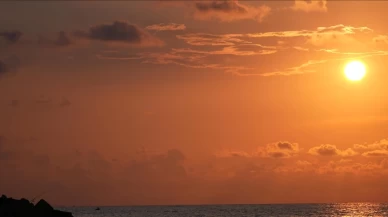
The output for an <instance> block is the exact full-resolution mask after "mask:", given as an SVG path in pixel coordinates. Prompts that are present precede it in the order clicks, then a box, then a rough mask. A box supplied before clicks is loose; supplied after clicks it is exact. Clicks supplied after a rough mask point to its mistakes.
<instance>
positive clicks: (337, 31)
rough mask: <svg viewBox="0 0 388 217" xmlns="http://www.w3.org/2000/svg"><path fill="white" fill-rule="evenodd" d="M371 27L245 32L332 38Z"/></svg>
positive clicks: (328, 27)
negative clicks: (326, 36) (327, 36)
mask: <svg viewBox="0 0 388 217" xmlns="http://www.w3.org/2000/svg"><path fill="white" fill-rule="evenodd" d="M371 32H373V30H372V29H370V28H368V27H365V26H361V27H354V26H345V25H343V24H338V25H334V26H327V27H317V28H316V29H315V30H293V31H277V32H263V33H251V34H246V36H247V37H250V38H267V37H278V38H293V37H312V36H316V37H318V36H323V35H329V36H331V37H332V38H334V37H333V35H354V34H356V33H371Z"/></svg>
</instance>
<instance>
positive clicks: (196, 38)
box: [176, 33, 252, 46]
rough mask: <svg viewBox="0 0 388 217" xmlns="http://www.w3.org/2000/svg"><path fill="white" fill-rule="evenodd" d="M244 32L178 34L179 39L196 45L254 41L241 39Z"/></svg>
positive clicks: (221, 44)
mask: <svg viewBox="0 0 388 217" xmlns="http://www.w3.org/2000/svg"><path fill="white" fill-rule="evenodd" d="M242 36H243V35H242V34H224V35H215V34H207V33H192V34H185V35H177V36H176V37H177V38H178V39H181V40H184V41H185V42H186V43H187V44H190V45H194V46H206V45H210V46H230V45H235V44H236V43H247V44H249V43H252V42H249V41H245V40H242V39H240V38H239V37H242Z"/></svg>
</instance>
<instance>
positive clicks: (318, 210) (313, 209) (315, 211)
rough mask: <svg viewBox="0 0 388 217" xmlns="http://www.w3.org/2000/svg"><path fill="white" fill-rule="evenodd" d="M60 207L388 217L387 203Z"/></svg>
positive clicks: (133, 213) (117, 216)
mask: <svg viewBox="0 0 388 217" xmlns="http://www.w3.org/2000/svg"><path fill="white" fill-rule="evenodd" d="M99 208H100V210H96V207H58V209H60V210H63V211H68V212H72V213H73V216H74V217H127V216H128V217H144V216H147V217H148V216H150V217H237V216H238V217H240V216H241V217H258V216H263V217H264V216H265V217H271V216H282V217H283V216H287V217H293V216H306V217H307V216H311V217H318V216H325V217H329V216H373V217H378V216H388V204H382V203H330V204H329V203H328V204H261V205H198V206H125V207H124V206H121V207H99Z"/></svg>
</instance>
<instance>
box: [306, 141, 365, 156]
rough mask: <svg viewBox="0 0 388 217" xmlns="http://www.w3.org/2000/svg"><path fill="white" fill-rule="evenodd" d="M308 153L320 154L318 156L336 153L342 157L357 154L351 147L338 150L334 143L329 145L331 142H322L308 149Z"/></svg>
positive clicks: (334, 154) (335, 154)
mask: <svg viewBox="0 0 388 217" xmlns="http://www.w3.org/2000/svg"><path fill="white" fill-rule="evenodd" d="M308 153H309V154H312V155H320V156H337V155H338V156H343V157H350V156H354V155H357V154H358V153H357V152H355V151H354V150H353V149H351V148H348V149H346V150H340V149H338V148H337V147H336V146H335V145H331V144H323V145H320V146H316V147H313V148H311V149H310V150H309V151H308Z"/></svg>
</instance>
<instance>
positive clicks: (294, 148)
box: [258, 142, 299, 158]
mask: <svg viewBox="0 0 388 217" xmlns="http://www.w3.org/2000/svg"><path fill="white" fill-rule="evenodd" d="M258 153H259V155H260V156H262V157H271V158H288V157H292V156H295V155H297V154H298V153H299V145H298V143H290V142H275V143H270V144H267V145H266V147H265V148H259V151H258Z"/></svg>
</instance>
